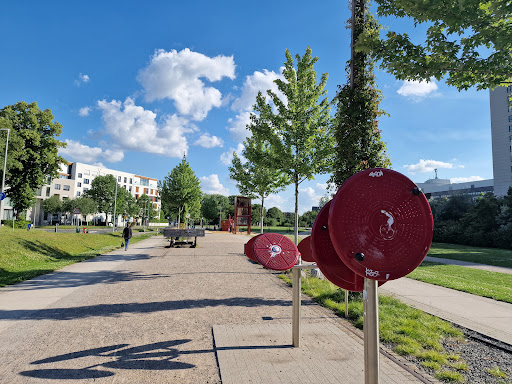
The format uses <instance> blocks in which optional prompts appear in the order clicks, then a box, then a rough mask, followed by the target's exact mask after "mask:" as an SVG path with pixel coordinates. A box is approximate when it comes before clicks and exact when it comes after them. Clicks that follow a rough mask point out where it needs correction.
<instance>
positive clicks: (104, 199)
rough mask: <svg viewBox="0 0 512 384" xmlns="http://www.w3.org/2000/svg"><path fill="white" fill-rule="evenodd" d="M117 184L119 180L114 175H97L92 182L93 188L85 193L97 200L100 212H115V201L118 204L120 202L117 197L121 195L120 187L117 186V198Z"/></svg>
mask: <svg viewBox="0 0 512 384" xmlns="http://www.w3.org/2000/svg"><path fill="white" fill-rule="evenodd" d="M116 184H117V180H116V178H115V177H114V176H112V175H106V176H96V177H95V178H94V179H93V180H92V182H91V188H90V189H89V190H88V191H87V192H85V193H84V196H86V197H90V198H91V199H93V200H94V201H95V202H96V204H97V206H98V211H99V212H105V213H111V214H113V213H114V201H115V202H116V205H117V204H119V203H120V202H118V201H117V198H119V197H120V194H119V190H120V187H119V186H118V187H117V192H118V194H117V198H116ZM116 210H117V207H116Z"/></svg>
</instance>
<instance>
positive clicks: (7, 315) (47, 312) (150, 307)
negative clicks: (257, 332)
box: [0, 297, 315, 320]
mask: <svg viewBox="0 0 512 384" xmlns="http://www.w3.org/2000/svg"><path fill="white" fill-rule="evenodd" d="M291 305H292V302H291V300H278V299H271V300H266V299H260V298H247V297H231V298H226V299H201V300H176V301H171V300H169V301H154V302H150V303H125V304H98V305H89V306H83V307H70V308H45V309H41V310H22V309H21V310H11V311H9V310H2V311H0V320H7V319H11V320H12V319H19V320H73V319H83V318H89V317H110V316H118V315H120V314H123V313H150V312H161V311H173V310H179V309H196V308H208V307H220V306H226V307H247V308H251V307H264V306H280V307H281V306H282V307H290V306H291ZM302 305H315V303H314V302H312V301H311V300H303V301H302Z"/></svg>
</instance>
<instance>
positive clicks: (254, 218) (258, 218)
mask: <svg viewBox="0 0 512 384" xmlns="http://www.w3.org/2000/svg"><path fill="white" fill-rule="evenodd" d="M266 213H267V210H266V209H265V208H263V209H262V206H261V204H253V205H252V215H251V224H252V225H258V224H259V225H260V227H261V226H262V225H263V224H262V223H263V221H264V218H265V215H266Z"/></svg>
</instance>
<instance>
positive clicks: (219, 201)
mask: <svg viewBox="0 0 512 384" xmlns="http://www.w3.org/2000/svg"><path fill="white" fill-rule="evenodd" d="M230 207H232V204H230V202H229V198H227V197H226V196H223V195H219V194H212V195H204V196H203V200H202V201H201V216H202V217H204V218H205V219H206V220H207V222H208V223H211V224H213V223H217V224H219V225H220V223H219V218H220V217H221V214H222V218H226V217H228V216H227V215H229V212H230V210H229V209H230Z"/></svg>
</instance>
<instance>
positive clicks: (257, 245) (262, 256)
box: [253, 233, 299, 271]
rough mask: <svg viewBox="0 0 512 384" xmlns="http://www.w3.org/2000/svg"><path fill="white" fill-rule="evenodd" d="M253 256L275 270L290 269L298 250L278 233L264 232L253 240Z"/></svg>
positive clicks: (291, 242) (297, 255)
mask: <svg viewBox="0 0 512 384" xmlns="http://www.w3.org/2000/svg"><path fill="white" fill-rule="evenodd" d="M253 250H254V256H255V257H256V259H257V260H258V261H259V262H260V264H262V265H263V266H264V267H266V268H269V269H274V270H276V271H284V270H286V269H290V268H291V267H293V266H294V265H295V264H297V260H298V259H299V251H298V250H297V247H296V246H295V244H294V243H293V241H291V240H290V239H289V238H287V237H285V236H283V235H280V234H279V233H264V234H263V235H260V236H258V237H257V238H256V240H254V245H253Z"/></svg>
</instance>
